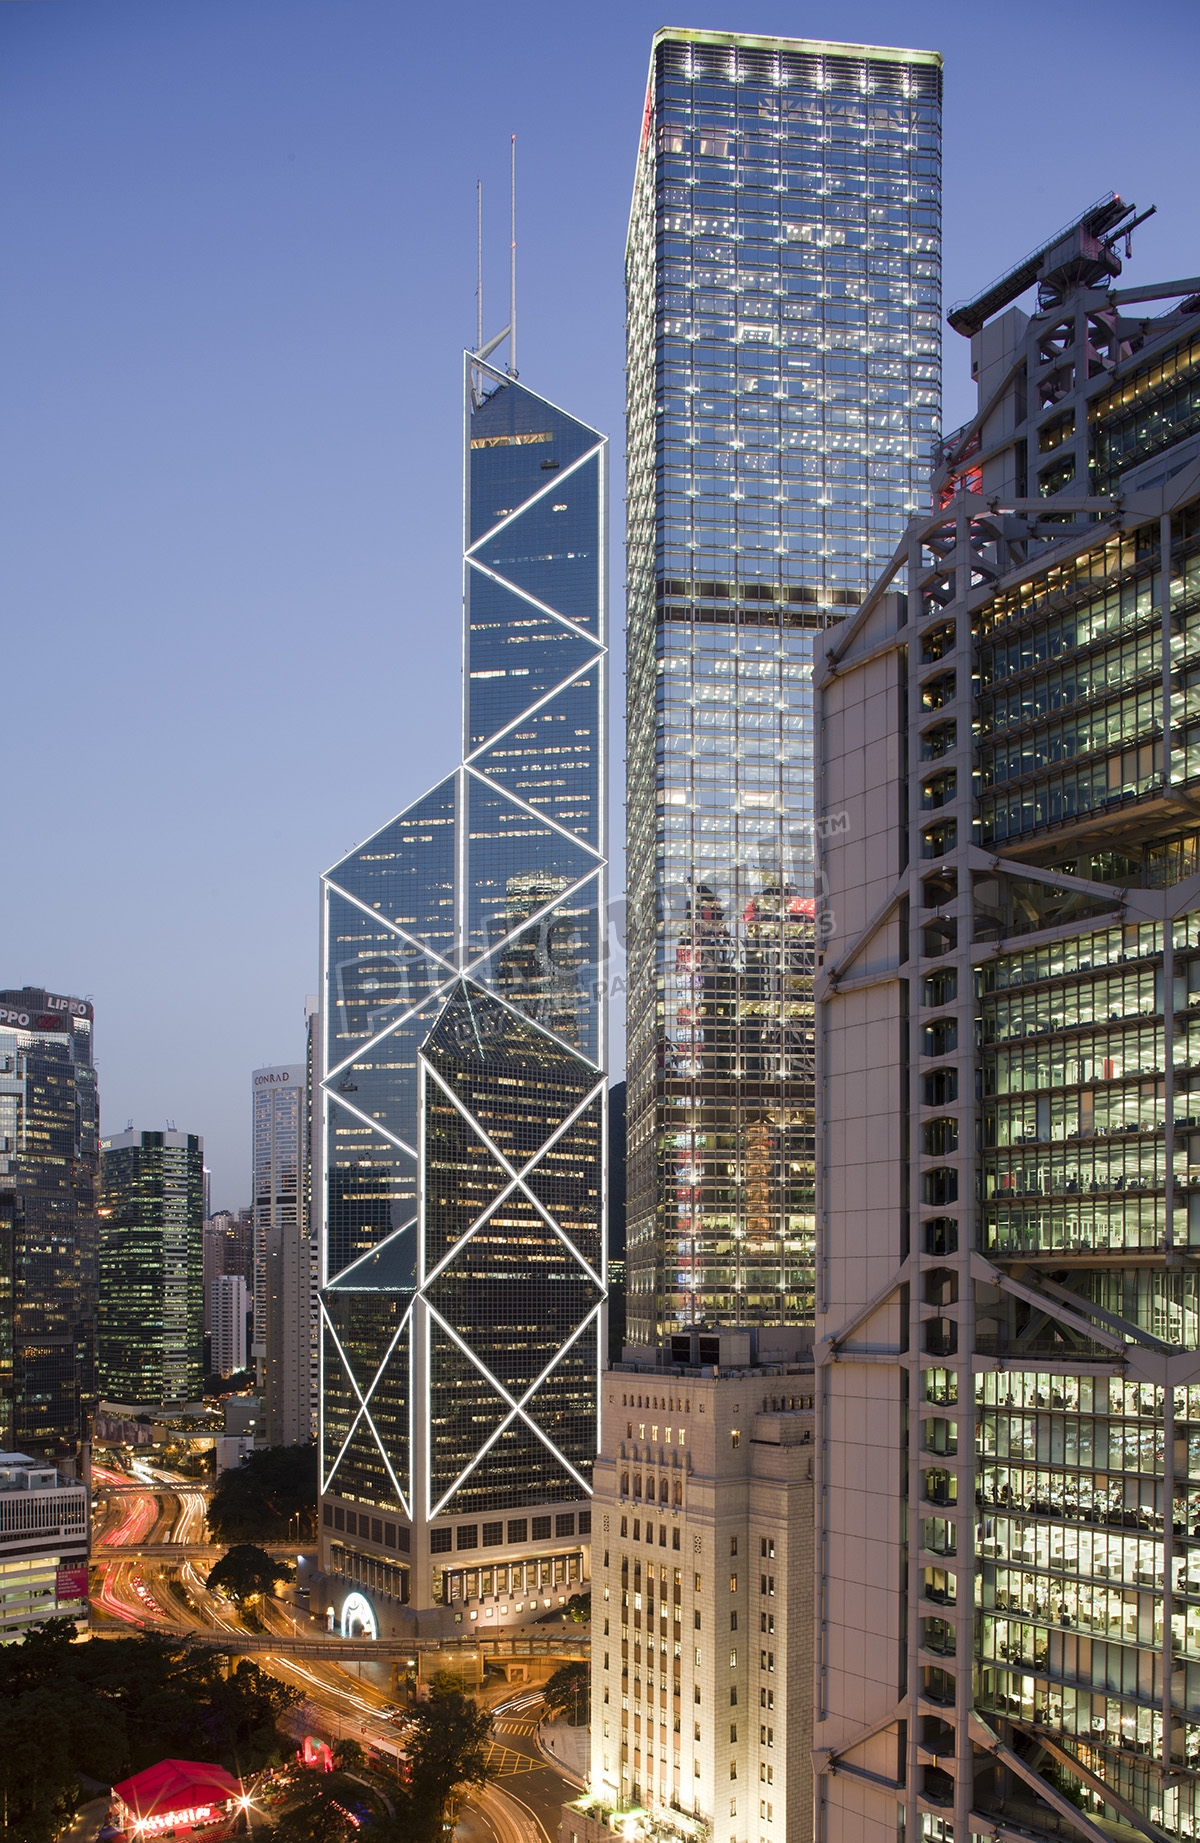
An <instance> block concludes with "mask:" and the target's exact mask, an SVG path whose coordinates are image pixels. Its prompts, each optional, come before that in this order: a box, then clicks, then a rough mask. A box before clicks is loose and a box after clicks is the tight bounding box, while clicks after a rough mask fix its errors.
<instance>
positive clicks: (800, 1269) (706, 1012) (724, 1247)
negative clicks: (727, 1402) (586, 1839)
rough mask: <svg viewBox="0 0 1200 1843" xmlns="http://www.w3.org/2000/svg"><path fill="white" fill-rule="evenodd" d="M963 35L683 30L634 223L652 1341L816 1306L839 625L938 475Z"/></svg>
mask: <svg viewBox="0 0 1200 1843" xmlns="http://www.w3.org/2000/svg"><path fill="white" fill-rule="evenodd" d="M940 99H941V60H940V58H939V57H938V56H937V55H936V54H934V53H930V52H910V51H891V50H879V49H876V48H871V49H869V50H868V49H867V48H864V47H861V46H854V45H822V44H816V43H812V42H810V41H804V40H786V39H779V40H776V39H759V38H745V37H739V36H736V35H725V34H719V33H705V32H677V31H665V32H662V33H660V34H659V35H658V36H657V37H656V39H655V42H654V49H653V54H652V59H651V70H650V83H649V89H648V92H647V97H646V108H645V115H644V119H643V126H642V138H641V146H640V151H639V156H638V163H637V175H636V181H635V190H634V199H633V210H632V216H631V221H630V228H629V241H628V249H627V287H628V297H629V310H628V325H629V333H628V401H627V412H628V451H629V463H628V464H629V481H628V542H629V683H628V714H629V743H628V749H629V755H628V811H629V844H628V849H629V890H630V938H629V957H630V976H629V993H630V998H629V1030H628V1037H629V1231H628V1286H629V1294H628V1317H629V1337H630V1340H631V1341H632V1342H634V1343H657V1342H658V1341H660V1339H661V1338H662V1337H663V1336H664V1335H665V1334H666V1333H668V1332H669V1331H670V1329H671V1328H673V1327H675V1326H677V1325H680V1324H686V1323H691V1322H706V1323H719V1322H722V1321H725V1322H737V1323H749V1322H754V1321H761V1322H778V1321H780V1320H781V1319H783V1318H790V1319H794V1318H797V1317H802V1318H803V1317H810V1316H811V1314H812V1309H813V1298H812V1262H813V1223H814V1215H813V1210H814V1204H813V1185H814V1165H813V1131H814V1127H813V1098H814V1097H813V1000H812V980H813V969H814V956H815V951H816V948H817V946H818V943H817V940H816V930H815V898H816V895H817V891H816V889H815V886H814V874H815V860H814V852H813V832H812V828H813V731H812V698H811V683H812V651H813V636H814V633H815V632H816V631H817V630H819V629H821V628H823V627H825V626H826V625H828V624H829V623H830V622H832V621H836V620H840V619H842V618H843V616H844V615H845V613H846V612H847V611H848V610H849V609H851V608H853V607H854V606H855V605H856V604H857V603H858V602H859V601H861V600H862V598H863V597H864V595H865V594H866V591H867V588H868V585H869V584H870V582H871V580H872V578H873V576H874V575H875V574H876V572H877V571H878V569H879V567H880V566H881V565H882V564H883V563H884V562H886V560H887V559H888V558H889V557H890V556H891V554H892V552H893V550H894V549H895V546H896V544H897V542H898V541H899V539H900V536H901V534H902V532H903V530H904V527H905V524H906V522H907V520H908V518H909V517H910V516H911V515H912V514H913V512H915V511H916V510H918V509H919V507H920V506H921V505H923V504H924V503H925V497H926V494H927V485H926V481H927V475H928V468H929V462H930V450H931V443H932V438H933V432H934V429H935V427H936V423H937V418H938V413H939V404H940V363H939V353H940V341H939V326H938V313H939V300H940V254H939V252H940V124H941V101H940Z"/></svg>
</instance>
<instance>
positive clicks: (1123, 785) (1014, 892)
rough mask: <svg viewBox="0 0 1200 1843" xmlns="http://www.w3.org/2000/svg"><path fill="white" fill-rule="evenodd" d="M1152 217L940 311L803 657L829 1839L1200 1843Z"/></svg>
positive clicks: (1183, 625) (1193, 653) (1163, 408)
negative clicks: (941, 332)
mask: <svg viewBox="0 0 1200 1843" xmlns="http://www.w3.org/2000/svg"><path fill="white" fill-rule="evenodd" d="M1138 221H1140V220H1139V217H1138V214H1137V213H1136V211H1135V209H1134V207H1132V206H1129V205H1127V204H1125V203H1124V202H1123V201H1122V200H1121V199H1120V198H1119V197H1114V196H1113V195H1108V196H1106V197H1105V198H1103V199H1101V200H1100V201H1099V202H1098V203H1097V204H1096V205H1094V206H1092V207H1091V208H1090V209H1089V210H1088V211H1086V212H1085V213H1083V214H1082V216H1081V217H1080V218H1079V219H1077V220H1076V221H1075V222H1074V223H1072V224H1069V225H1068V226H1066V227H1065V229H1064V230H1062V231H1060V232H1059V233H1058V234H1057V235H1056V236H1054V237H1051V238H1050V239H1048V240H1047V241H1046V242H1045V243H1044V244H1043V245H1042V246H1041V247H1040V248H1038V249H1037V250H1035V252H1034V253H1033V254H1032V255H1031V256H1029V257H1028V258H1026V259H1025V260H1024V261H1023V262H1021V263H1019V264H1017V265H1016V266H1015V267H1014V268H1013V269H1012V270H1011V271H1010V272H1009V273H1008V274H1006V275H1005V276H1003V277H1002V278H1001V280H1000V281H998V282H997V283H995V284H994V285H993V286H992V287H991V288H989V289H987V290H985V291H984V292H983V293H981V294H980V295H979V296H978V297H977V298H976V299H975V300H973V301H970V302H968V303H965V304H964V305H962V306H960V307H957V308H955V309H954V310H953V311H952V312H951V314H950V323H951V325H952V326H953V327H954V328H955V329H956V330H957V331H959V332H961V333H963V334H964V335H967V336H969V337H970V339H971V371H972V376H973V377H974V378H975V380H976V382H977V386H978V392H979V397H978V411H977V413H976V414H975V415H974V416H973V417H972V418H971V420H970V422H969V423H967V424H966V425H965V426H964V427H963V428H961V429H958V430H956V431H955V432H954V433H953V434H951V435H949V436H947V437H946V439H945V441H944V442H943V443H942V445H941V447H940V450H939V454H938V457H937V466H936V469H935V473H934V478H933V506H932V509H931V510H930V511H928V512H926V513H925V514H924V515H923V516H922V517H921V518H920V519H918V520H915V521H914V523H913V525H912V527H911V528H910V530H909V533H908V534H907V537H906V540H905V542H904V543H903V544H902V545H901V546H899V547H898V550H897V553H896V556H895V557H894V559H893V560H892V562H891V563H890V564H889V566H888V567H887V569H885V571H884V572H883V573H882V574H881V576H880V577H879V579H878V580H877V582H876V584H875V586H874V587H873V589H872V592H871V594H870V595H869V597H868V598H867V600H866V601H865V602H864V604H863V606H862V608H861V609H860V610H858V612H857V613H856V615H855V616H854V617H853V619H852V621H851V622H850V623H848V624H847V625H846V626H845V627H844V628H843V629H842V630H841V631H840V632H839V633H837V634H831V635H829V636H828V637H827V651H826V653H825V656H824V659H823V661H822V662H821V665H820V668H819V680H818V697H819V700H820V716H821V731H820V733H821V736H822V741H823V799H824V803H825V810H826V812H827V814H828V815H829V817H830V820H831V822H832V821H834V820H836V824H833V823H831V824H830V825H829V826H828V827H827V828H825V831H824V833H823V835H822V850H823V852H824V856H825V867H826V871H827V874H828V879H829V889H828V896H829V904H830V922H831V930H830V936H829V941H828V945H827V949H826V953H825V960H824V965H823V967H822V970H821V976H820V984H819V999H820V1004H819V1014H818V1015H819V1047H820V1054H819V1072H820V1079H821V1094H822V1097H823V1099H822V1133H821V1137H820V1142H819V1143H820V1146H821V1167H822V1168H821V1174H820V1183H819V1189H818V1196H819V1199H820V1203H821V1211H820V1217H819V1234H818V1298H817V1307H818V1311H817V1327H816V1328H817V1333H818V1340H817V1344H816V1357H817V1366H816V1373H817V1379H818V1384H817V1429H818V1438H817V1448H816V1451H817V1459H818V1476H817V1491H816V1502H817V1516H818V1526H817V1535H816V1547H815V1553H816V1563H817V1574H818V1599H817V1644H818V1650H817V1659H816V1666H817V1668H816V1694H815V1706H814V1723H813V1730H814V1740H815V1743H816V1759H817V1763H818V1768H819V1777H818V1797H817V1827H816V1835H817V1838H818V1843H826V1840H830V1843H832V1840H833V1839H838V1838H842V1837H846V1836H851V1835H852V1836H853V1837H854V1838H856V1839H860V1840H862V1843H893V1839H894V1838H895V1837H896V1836H897V1834H899V1835H900V1836H907V1837H908V1838H909V1839H910V1840H911V1843H916V1839H918V1838H921V1839H927V1840H929V1843H969V1840H970V1839H971V1838H972V1837H980V1836H988V1837H992V1836H995V1837H998V1838H1005V1837H1012V1836H1016V1835H1021V1836H1030V1837H1038V1836H1043V1837H1044V1836H1047V1835H1054V1836H1059V1837H1062V1836H1065V1837H1070V1836H1072V1835H1075V1836H1079V1837H1083V1838H1087V1839H1090V1840H1091V1843H1103V1840H1104V1839H1106V1838H1108V1839H1111V1838H1112V1837H1113V1836H1122V1835H1124V1836H1130V1837H1132V1836H1134V1835H1138V1834H1140V1835H1142V1836H1144V1837H1150V1838H1155V1837H1161V1836H1163V1835H1164V1834H1166V1835H1170V1836H1185V1837H1190V1836H1194V1835H1195V1834H1196V1830H1197V1827H1198V1825H1200V1292H1198V1285H1197V1254H1198V1251H1200V1130H1198V1129H1200V1101H1193V1099H1192V1096H1193V1095H1194V1094H1200V1040H1198V1038H1197V1028H1196V1015H1197V1013H1196V1006H1197V1003H1198V1001H1200V695H1198V692H1200V278H1197V277H1192V278H1191V279H1182V280H1175V281H1167V282H1161V283H1156V282H1154V281H1153V280H1151V281H1149V282H1148V283H1147V284H1145V285H1142V286H1138V285H1129V284H1124V285H1122V284H1121V283H1119V282H1118V279H1117V278H1118V277H1119V276H1120V275H1121V268H1122V257H1121V254H1120V251H1121V249H1122V248H1124V250H1125V252H1126V260H1127V259H1128V249H1129V234H1130V231H1131V230H1132V229H1133V227H1134V225H1135V224H1136V223H1137V222H1138ZM1035 289H1036V293H1033V292H1032V291H1033V290H1035ZM1018 303H1021V305H1018ZM898 785H899V787H900V789H901V800H900V803H899V804H898V803H897V786H898Z"/></svg>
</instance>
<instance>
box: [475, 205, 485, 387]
mask: <svg viewBox="0 0 1200 1843" xmlns="http://www.w3.org/2000/svg"><path fill="white" fill-rule="evenodd" d="M482 344H483V181H482V179H477V180H476V181H475V350H476V351H477V352H478V350H479V348H480V346H481V345H482Z"/></svg>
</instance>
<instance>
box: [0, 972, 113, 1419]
mask: <svg viewBox="0 0 1200 1843" xmlns="http://www.w3.org/2000/svg"><path fill="white" fill-rule="evenodd" d="M94 1028H95V1017H94V1013H93V1010H92V1006H91V1005H90V1004H89V1003H88V1001H87V1000H86V999H82V998H70V997H67V996H65V995H62V994H60V993H57V992H47V991H44V990H43V989H42V988H41V987H32V986H22V987H20V988H14V989H9V990H5V991H0V1445H2V1446H4V1447H6V1448H8V1449H9V1450H10V1451H11V1450H14V1449H19V1450H21V1451H23V1452H27V1453H31V1454H35V1455H39V1454H54V1453H66V1452H71V1451H73V1450H74V1449H75V1447H76V1445H77V1443H78V1442H79V1441H80V1440H81V1439H83V1438H86V1434H87V1415H88V1413H89V1411H90V1410H91V1409H92V1408H93V1407H94V1406H95V1402H96V1289H97V1271H96V1229H97V1217H96V1204H97V1194H96V1192H97V1183H98V1180H99V1175H100V1144H99V1132H100V1117H99V1099H98V1096H97V1091H96V1069H95V1063H94V1060H93V1053H94V1039H93V1031H94Z"/></svg>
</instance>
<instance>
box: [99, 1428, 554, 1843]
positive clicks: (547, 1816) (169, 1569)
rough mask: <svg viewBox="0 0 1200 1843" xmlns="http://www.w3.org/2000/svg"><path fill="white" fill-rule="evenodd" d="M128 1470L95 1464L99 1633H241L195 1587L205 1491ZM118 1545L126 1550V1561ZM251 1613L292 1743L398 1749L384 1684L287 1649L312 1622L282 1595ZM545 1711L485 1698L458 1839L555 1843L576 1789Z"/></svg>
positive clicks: (141, 1469) (214, 1600) (530, 1699)
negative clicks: (481, 1744)
mask: <svg viewBox="0 0 1200 1843" xmlns="http://www.w3.org/2000/svg"><path fill="white" fill-rule="evenodd" d="M135 1470H136V1472H137V1473H138V1474H139V1476H137V1477H136V1478H131V1477H130V1476H129V1475H128V1474H126V1473H118V1472H116V1471H115V1470H114V1469H113V1468H112V1467H106V1468H100V1467H97V1468H96V1469H95V1488H96V1494H97V1498H98V1499H99V1508H98V1511H97V1517H96V1523H95V1535H94V1539H93V1549H94V1552H97V1551H98V1554H99V1559H96V1560H94V1561H93V1565H92V1582H93V1586H92V1617H93V1630H94V1631H95V1632H96V1634H97V1636H101V1635H103V1634H104V1633H105V1631H106V1630H107V1632H108V1633H109V1634H110V1635H111V1634H115V1633H117V1632H119V1631H123V1630H127V1629H128V1628H130V1627H131V1626H136V1627H140V1628H141V1629H143V1630H146V1631H154V1630H158V1631H171V1632H176V1633H180V1632H182V1633H194V1634H195V1636H196V1637H197V1638H200V1637H207V1638H208V1639H210V1640H215V1641H218V1642H220V1641H225V1642H228V1641H229V1640H231V1639H237V1638H243V1639H246V1638H249V1637H250V1635H251V1634H250V1631H249V1629H248V1628H247V1626H246V1625H245V1624H244V1623H243V1620H242V1616H241V1615H240V1614H239V1613H238V1611H237V1609H236V1608H235V1607H234V1606H233V1605H232V1603H231V1602H229V1601H228V1600H225V1599H222V1598H221V1597H220V1596H219V1595H215V1594H210V1593H209V1592H208V1590H207V1588H206V1587H205V1585H204V1582H205V1579H206V1577H207V1575H208V1573H209V1570H210V1568H211V1566H212V1561H213V1560H215V1559H216V1556H217V1555H218V1554H220V1553H221V1552H222V1549H221V1545H211V1544H210V1543H209V1541H208V1536H207V1526H206V1524H205V1506H206V1502H207V1493H206V1490H205V1488H204V1487H203V1486H201V1485H197V1484H195V1483H193V1482H191V1481H188V1480H183V1479H180V1478H177V1477H174V1476H172V1475H171V1474H170V1473H167V1472H164V1471H162V1470H161V1469H159V1468H150V1467H148V1466H145V1465H143V1464H142V1463H141V1462H135ZM271 1546H272V1547H274V1546H276V1545H271ZM210 1548H211V1550H212V1559H209V1557H208V1553H207V1551H208V1550H209V1549H210ZM197 1549H202V1550H203V1551H204V1553H203V1555H201V1556H198V1555H197V1554H196V1550H197ZM122 1550H128V1551H131V1553H130V1554H129V1558H128V1559H127V1560H126V1559H125V1558H124V1557H123V1556H122V1555H121V1554H120V1551H122ZM114 1551H117V1553H114ZM172 1551H175V1553H174V1554H172ZM255 1611H256V1613H257V1615H258V1617H259V1619H260V1621H261V1625H262V1628H263V1629H264V1631H265V1633H266V1634H267V1635H268V1636H276V1635H277V1636H278V1639H279V1648H278V1650H276V1649H271V1650H265V1649H263V1650H260V1649H258V1644H262V1642H263V1639H262V1635H261V1634H255V1637H256V1638H257V1641H258V1643H257V1644H256V1645H255V1648H254V1650H253V1652H250V1651H249V1650H247V1652H246V1655H252V1656H253V1658H254V1661H255V1662H256V1663H257V1664H259V1665H260V1666H261V1668H262V1669H264V1670H267V1671H269V1672H270V1673H271V1674H272V1675H273V1676H276V1677H278V1678H279V1679H280V1680H281V1681H282V1682H285V1683H290V1684H292V1685H293V1686H294V1687H295V1688H297V1689H299V1690H300V1691H301V1692H302V1694H303V1697H304V1700H303V1702H302V1703H300V1704H298V1705H297V1707H296V1709H295V1710H294V1711H293V1712H292V1714H291V1716H290V1717H289V1718H288V1721H287V1724H286V1725H287V1726H288V1728H289V1730H290V1731H291V1732H292V1733H293V1734H294V1735H295V1736H296V1739H297V1740H299V1739H300V1738H301V1737H302V1736H303V1735H304V1734H306V1733H313V1734H317V1735H320V1736H321V1737H322V1738H323V1739H328V1740H356V1741H358V1742H359V1743H360V1745H362V1746H365V1747H372V1748H375V1749H376V1750H377V1751H379V1752H380V1753H383V1754H387V1755H392V1756H394V1755H395V1754H397V1753H398V1752H399V1751H400V1750H401V1747H402V1741H401V1739H400V1736H399V1732H398V1730H397V1728H396V1727H395V1726H394V1725H393V1723H392V1722H391V1721H390V1720H389V1716H390V1714H391V1713H392V1712H393V1711H394V1710H395V1707H396V1704H395V1701H394V1700H393V1699H392V1698H390V1697H389V1696H388V1695H387V1694H386V1693H385V1692H384V1691H383V1690H382V1689H380V1688H379V1687H377V1686H376V1685H375V1684H374V1683H372V1682H371V1681H370V1680H369V1679H367V1678H365V1677H364V1678H362V1679H360V1678H359V1677H358V1676H356V1675H354V1674H352V1669H353V1667H351V1668H350V1669H347V1668H344V1667H343V1666H342V1665H341V1664H339V1663H337V1662H336V1661H334V1660H330V1661H329V1662H328V1663H326V1662H323V1661H321V1660H314V1659H313V1658H311V1657H304V1658H298V1657H294V1656H289V1654H288V1639H289V1638H291V1639H293V1640H295V1639H296V1638H300V1639H303V1640H304V1641H306V1644H311V1643H312V1642H314V1641H315V1640H318V1639H319V1638H320V1636H321V1630H322V1628H319V1627H318V1626H317V1625H316V1623H315V1622H312V1621H310V1620H309V1618H308V1616H307V1615H306V1614H305V1613H304V1612H303V1611H302V1610H300V1609H299V1608H297V1607H295V1606H293V1605H291V1604H290V1603H286V1602H284V1601H281V1600H277V1599H269V1600H266V1601H264V1602H260V1603H259V1604H258V1606H257V1607H256V1609H255ZM544 1712H545V1710H544V1705H543V1702H542V1698H541V1695H540V1693H538V1692H537V1691H536V1690H524V1691H521V1692H519V1693H517V1694H514V1695H510V1696H506V1697H505V1698H504V1699H503V1700H502V1701H501V1702H499V1703H497V1704H496V1705H495V1707H494V1711H493V1722H494V1726H493V1738H492V1742H491V1745H490V1748H489V1756H488V1768H489V1773H490V1774H491V1779H490V1781H489V1784H488V1785H487V1786H486V1787H484V1788H483V1789H482V1790H481V1791H476V1792H473V1793H472V1794H471V1797H470V1798H469V1799H467V1800H465V1801H464V1803H463V1806H462V1810H461V1814H460V1819H459V1823H458V1827H457V1832H456V1834H457V1836H458V1838H459V1839H460V1843H555V1839H556V1835H557V1830H558V1819H559V1807H560V1806H561V1805H562V1804H563V1802H564V1801H565V1800H567V1799H570V1798H574V1797H576V1796H577V1795H578V1789H577V1788H576V1787H575V1786H573V1785H572V1784H571V1783H570V1781H569V1780H567V1779H565V1778H564V1777H563V1776H562V1775H561V1774H560V1773H559V1772H557V1771H556V1770H555V1768H554V1767H553V1766H551V1765H550V1764H549V1763H548V1762H547V1761H546V1760H545V1759H543V1757H542V1755H541V1753H540V1751H539V1749H538V1745H537V1725H538V1721H539V1719H540V1718H541V1716H542V1715H543V1714H544Z"/></svg>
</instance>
